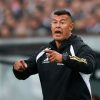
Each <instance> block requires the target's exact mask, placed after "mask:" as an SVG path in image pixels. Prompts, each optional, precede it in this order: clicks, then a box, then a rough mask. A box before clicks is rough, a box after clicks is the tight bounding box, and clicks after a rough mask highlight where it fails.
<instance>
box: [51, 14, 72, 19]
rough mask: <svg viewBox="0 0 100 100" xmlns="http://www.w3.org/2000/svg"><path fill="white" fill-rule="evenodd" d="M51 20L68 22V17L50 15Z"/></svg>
mask: <svg viewBox="0 0 100 100" xmlns="http://www.w3.org/2000/svg"><path fill="white" fill-rule="evenodd" d="M51 19H52V20H68V19H70V17H69V16H68V15H52V17H51Z"/></svg>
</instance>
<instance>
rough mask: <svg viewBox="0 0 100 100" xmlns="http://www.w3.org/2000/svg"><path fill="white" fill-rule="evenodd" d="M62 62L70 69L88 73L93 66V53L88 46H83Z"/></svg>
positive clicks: (91, 70)
mask: <svg viewBox="0 0 100 100" xmlns="http://www.w3.org/2000/svg"><path fill="white" fill-rule="evenodd" d="M63 63H64V64H65V65H67V66H68V67H69V68H71V69H72V70H75V71H78V72H82V73H85V74H90V73H92V72H93V70H94V67H95V54H94V52H93V51H92V50H91V49H90V48H89V47H88V46H83V47H82V48H81V49H80V50H79V51H78V53H77V56H68V58H67V60H66V61H64V62H63Z"/></svg>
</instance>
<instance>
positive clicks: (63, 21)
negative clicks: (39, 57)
mask: <svg viewBox="0 0 100 100" xmlns="http://www.w3.org/2000/svg"><path fill="white" fill-rule="evenodd" d="M72 29H73V23H72V21H71V19H70V17H69V16H68V15H59V16H58V15H53V16H52V20H51V31H52V36H53V38H54V40H56V41H63V40H64V39H66V38H68V37H69V36H70V34H71V30H72Z"/></svg>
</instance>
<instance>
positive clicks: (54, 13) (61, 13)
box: [51, 9, 73, 21]
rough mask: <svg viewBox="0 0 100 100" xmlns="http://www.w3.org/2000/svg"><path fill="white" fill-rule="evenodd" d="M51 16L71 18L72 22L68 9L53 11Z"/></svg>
mask: <svg viewBox="0 0 100 100" xmlns="http://www.w3.org/2000/svg"><path fill="white" fill-rule="evenodd" d="M52 15H58V16H60V15H68V16H69V17H70V18H71V20H72V21H73V18H72V15H71V12H70V11H69V10H68V9H57V10H54V11H53V12H52V13H51V16H52Z"/></svg>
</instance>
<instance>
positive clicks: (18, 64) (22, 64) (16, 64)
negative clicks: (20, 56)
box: [13, 60, 27, 72]
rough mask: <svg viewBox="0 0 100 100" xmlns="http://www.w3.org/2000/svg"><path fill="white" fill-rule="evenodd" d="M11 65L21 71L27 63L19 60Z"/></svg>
mask: <svg viewBox="0 0 100 100" xmlns="http://www.w3.org/2000/svg"><path fill="white" fill-rule="evenodd" d="M13 67H14V70H16V71H19V72H22V71H24V70H25V69H26V68H27V64H26V63H25V61H24V60H19V61H16V62H15V64H14V66H13Z"/></svg>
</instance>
